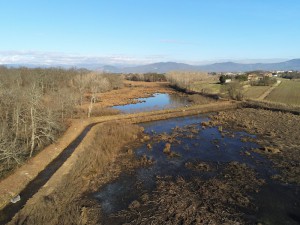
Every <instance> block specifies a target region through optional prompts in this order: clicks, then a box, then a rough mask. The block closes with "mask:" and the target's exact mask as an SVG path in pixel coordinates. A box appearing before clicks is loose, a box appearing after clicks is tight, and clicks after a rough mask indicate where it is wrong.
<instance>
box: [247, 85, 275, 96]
mask: <svg viewBox="0 0 300 225" xmlns="http://www.w3.org/2000/svg"><path fill="white" fill-rule="evenodd" d="M269 88H270V86H250V87H248V88H247V89H246V90H245V92H244V96H245V98H247V99H248V98H249V99H256V98H258V97H259V96H261V95H262V94H263V93H265V92H266V91H267V90H268V89H269Z"/></svg>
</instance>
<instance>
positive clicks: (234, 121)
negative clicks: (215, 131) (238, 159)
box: [211, 108, 300, 184]
mask: <svg viewBox="0 0 300 225" xmlns="http://www.w3.org/2000/svg"><path fill="white" fill-rule="evenodd" d="M212 119H213V121H212V122H211V125H222V126H223V127H224V128H227V129H231V130H240V131H242V130H243V131H247V132H249V133H251V134H255V135H257V139H256V140H255V141H256V142H257V143H259V144H260V145H261V148H258V149H254V151H255V152H259V153H260V154H263V155H265V156H266V157H268V158H269V159H270V160H271V161H272V162H273V163H274V167H275V168H277V169H278V173H277V174H276V175H274V177H273V178H274V179H278V180H280V181H282V182H286V183H296V184H300V139H299V136H300V116H299V115H294V114H291V113H284V112H274V111H270V110H263V109H251V108H243V109H238V110H235V111H228V112H221V113H219V114H218V115H216V116H213V117H212Z"/></svg>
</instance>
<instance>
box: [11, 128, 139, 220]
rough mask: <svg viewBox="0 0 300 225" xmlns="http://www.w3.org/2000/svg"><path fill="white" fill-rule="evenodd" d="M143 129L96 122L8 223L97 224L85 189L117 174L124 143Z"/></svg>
mask: <svg viewBox="0 0 300 225" xmlns="http://www.w3.org/2000/svg"><path fill="white" fill-rule="evenodd" d="M141 131H142V130H141V128H140V127H138V126H137V125H130V124H125V123H116V122H109V123H103V124H99V125H96V126H95V127H94V128H92V130H91V131H90V133H89V136H88V137H87V138H86V139H84V141H83V143H82V144H81V145H80V146H79V147H78V149H77V150H76V152H75V153H74V154H73V155H72V156H71V158H70V161H69V162H68V163H66V164H64V165H63V166H62V167H61V168H60V170H61V172H60V171H58V173H56V174H55V175H54V176H53V177H52V179H51V181H50V183H49V184H47V185H46V186H45V187H44V188H42V189H41V190H40V191H39V192H38V193H37V194H36V195H35V196H34V197H33V198H32V199H30V200H29V201H28V203H27V204H26V206H25V207H24V208H23V209H22V210H21V211H20V212H19V213H18V214H17V215H16V217H15V218H14V219H13V220H12V221H11V222H10V223H9V224H97V221H98V219H99V218H98V217H99V213H98V212H96V211H95V210H97V207H96V208H95V204H94V203H93V202H91V201H89V200H87V199H86V198H84V196H83V193H84V192H85V191H88V190H91V189H93V188H98V187H99V186H100V185H101V184H103V183H104V182H107V181H108V180H110V179H112V178H114V177H116V175H117V174H118V173H119V171H114V170H112V167H111V164H112V162H113V161H114V160H115V159H116V158H117V156H118V155H120V154H121V149H122V146H124V145H126V144H129V143H132V142H133V141H135V140H136V139H137V138H138V136H139V135H140V134H141ZM126 154H127V153H126ZM121 155H122V154H121ZM127 155H128V154H127ZM119 170H120V168H119ZM89 207H93V209H90V208H89Z"/></svg>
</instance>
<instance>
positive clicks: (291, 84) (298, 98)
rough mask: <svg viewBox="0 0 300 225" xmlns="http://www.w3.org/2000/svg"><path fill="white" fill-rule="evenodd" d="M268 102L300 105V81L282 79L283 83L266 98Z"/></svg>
mask: <svg viewBox="0 0 300 225" xmlns="http://www.w3.org/2000/svg"><path fill="white" fill-rule="evenodd" d="M266 100H267V101H272V102H279V103H284V104H290V105H300V81H299V80H286V79H282V83H281V84H280V85H279V86H278V87H276V88H275V89H274V90H273V91H272V92H271V93H270V94H269V95H268V96H267V97H266Z"/></svg>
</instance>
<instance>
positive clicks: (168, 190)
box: [105, 162, 264, 225]
mask: <svg viewBox="0 0 300 225" xmlns="http://www.w3.org/2000/svg"><path fill="white" fill-rule="evenodd" d="M263 183H264V181H263V180H260V179H257V178H256V173H255V172H254V171H253V170H252V169H250V168H248V167H247V166H246V165H244V164H239V163H237V162H232V163H229V164H228V165H226V166H225V169H224V171H223V172H222V173H221V174H219V175H217V176H216V177H214V178H211V179H209V180H202V179H199V178H192V179H191V180H185V179H183V178H181V177H179V178H177V179H176V180H174V179H173V178H172V177H162V178H158V179H157V188H156V190H155V191H154V192H153V194H151V195H147V196H146V197H145V196H142V198H141V199H139V200H138V201H137V200H135V201H134V202H133V203H135V204H133V203H132V204H130V205H129V207H128V209H127V210H123V211H121V212H120V213H117V214H115V215H113V216H112V217H111V219H112V221H114V219H113V218H119V220H120V221H123V222H122V223H123V224H124V223H126V224H141V225H142V224H143V225H144V224H145V225H146V224H170V225H173V224H250V223H251V222H249V221H248V220H247V219H246V218H245V217H244V213H243V211H242V210H243V209H246V208H247V210H248V211H249V209H251V210H253V211H254V210H255V207H254V205H253V203H251V197H250V195H249V193H251V192H256V191H257V190H258V189H259V187H260V186H261V185H262V184H263ZM105 224H109V222H106V223H105Z"/></svg>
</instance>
